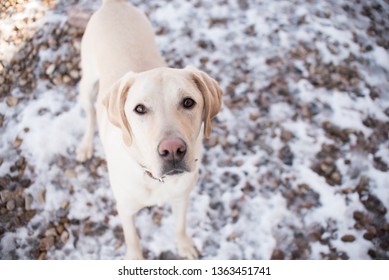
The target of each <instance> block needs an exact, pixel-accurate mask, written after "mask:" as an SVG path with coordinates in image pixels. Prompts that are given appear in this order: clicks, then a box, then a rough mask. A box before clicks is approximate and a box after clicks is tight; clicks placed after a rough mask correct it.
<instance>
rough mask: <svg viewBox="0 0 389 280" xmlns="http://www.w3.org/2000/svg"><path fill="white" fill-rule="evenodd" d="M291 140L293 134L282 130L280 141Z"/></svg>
mask: <svg viewBox="0 0 389 280" xmlns="http://www.w3.org/2000/svg"><path fill="white" fill-rule="evenodd" d="M292 138H293V133H292V132H290V131H289V130H284V129H283V130H282V132H281V140H282V141H283V142H289V141H290V140H291V139H292Z"/></svg>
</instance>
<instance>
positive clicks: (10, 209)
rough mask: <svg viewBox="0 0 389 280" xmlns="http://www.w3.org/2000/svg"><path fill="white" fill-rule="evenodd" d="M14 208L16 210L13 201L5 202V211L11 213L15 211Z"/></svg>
mask: <svg viewBox="0 0 389 280" xmlns="http://www.w3.org/2000/svg"><path fill="white" fill-rule="evenodd" d="M15 208H16V203H15V200H13V199H11V200H9V201H8V202H7V209H8V210H9V211H13V210H15Z"/></svg>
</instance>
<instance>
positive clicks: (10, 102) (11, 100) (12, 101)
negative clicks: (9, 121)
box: [6, 95, 19, 107]
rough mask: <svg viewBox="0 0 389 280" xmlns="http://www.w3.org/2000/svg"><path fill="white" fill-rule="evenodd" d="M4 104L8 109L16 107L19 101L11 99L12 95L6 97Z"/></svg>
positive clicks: (14, 98)
mask: <svg viewBox="0 0 389 280" xmlns="http://www.w3.org/2000/svg"><path fill="white" fill-rule="evenodd" d="M6 103H7V105H8V106H9V107H15V106H16V105H18V103H19V100H18V99H17V98H16V97H13V96H12V95H10V96H7V99H6Z"/></svg>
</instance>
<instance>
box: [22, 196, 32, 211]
mask: <svg viewBox="0 0 389 280" xmlns="http://www.w3.org/2000/svg"><path fill="white" fill-rule="evenodd" d="M33 200H34V198H33V197H32V195H31V194H28V195H27V196H26V198H25V199H24V209H26V210H31V204H32V201H33Z"/></svg>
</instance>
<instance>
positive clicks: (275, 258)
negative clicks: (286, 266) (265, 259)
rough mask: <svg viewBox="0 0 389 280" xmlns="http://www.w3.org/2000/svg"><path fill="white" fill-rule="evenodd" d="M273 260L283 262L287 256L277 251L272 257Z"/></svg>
mask: <svg viewBox="0 0 389 280" xmlns="http://www.w3.org/2000/svg"><path fill="white" fill-rule="evenodd" d="M271 259H272V260H283V259H285V254H284V252H283V251H281V250H279V249H275V250H274V251H273V253H272V255H271Z"/></svg>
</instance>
